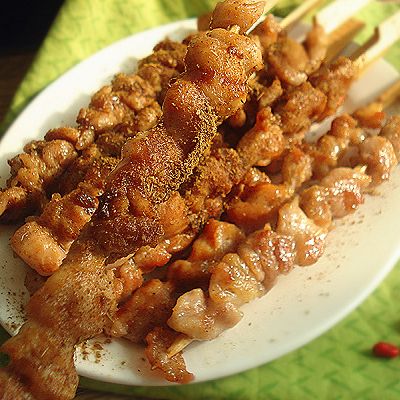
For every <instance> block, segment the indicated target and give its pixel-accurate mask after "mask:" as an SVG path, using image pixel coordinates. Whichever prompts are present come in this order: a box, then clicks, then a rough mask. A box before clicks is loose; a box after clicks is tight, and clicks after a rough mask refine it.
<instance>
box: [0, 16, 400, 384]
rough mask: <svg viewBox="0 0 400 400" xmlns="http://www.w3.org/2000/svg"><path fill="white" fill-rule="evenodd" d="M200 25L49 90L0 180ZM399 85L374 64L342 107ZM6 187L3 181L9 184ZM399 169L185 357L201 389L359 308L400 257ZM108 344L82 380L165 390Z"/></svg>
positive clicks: (0, 298)
mask: <svg viewBox="0 0 400 400" xmlns="http://www.w3.org/2000/svg"><path fill="white" fill-rule="evenodd" d="M194 27H195V24H194V21H183V22H178V23H174V24H170V25H166V26H163V27H160V28H157V29H153V30H150V31H147V32H144V33H140V34H138V35H135V36H132V37H129V38H127V39H124V40H122V41H120V42H117V43H115V44H113V45H112V46H110V47H108V48H106V49H104V50H102V51H100V52H99V53H97V54H96V55H94V56H93V57H91V58H89V59H87V60H86V61H84V62H82V63H81V64H79V65H77V66H76V67H75V68H73V69H72V70H70V71H69V72H67V73H66V74H65V75H63V76H62V77H61V78H60V79H58V80H57V81H56V82H54V83H53V84H51V85H50V86H49V87H47V88H46V90H44V91H43V92H42V93H41V94H40V95H39V96H37V97H36V98H35V100H34V101H33V102H32V103H31V104H30V105H29V106H28V107H27V108H26V109H25V111H24V112H23V113H22V114H21V115H20V117H19V118H18V119H17V120H16V121H15V123H14V124H13V125H12V127H11V128H10V129H9V130H8V132H7V133H6V135H5V136H4V137H3V139H2V141H1V142H0V176H1V178H2V180H3V181H4V180H5V178H6V177H7V176H8V168H7V165H6V160H7V159H8V158H10V157H11V156H12V155H14V154H16V153H18V152H19V151H20V150H21V148H22V146H23V145H24V144H25V143H26V142H28V141H29V140H32V139H37V138H41V137H43V135H44V133H45V132H46V131H47V129H49V128H51V127H55V126H59V125H63V124H73V123H74V119H75V116H76V115H77V113H78V110H79V108H80V107H82V106H84V105H86V104H88V102H89V99H90V96H91V95H92V94H93V93H94V92H95V91H96V89H98V88H99V87H101V86H102V85H104V84H106V83H108V82H109V81H110V80H111V78H112V76H113V74H115V73H116V72H118V71H131V70H133V69H134V68H135V64H136V60H137V59H140V58H142V57H144V56H146V55H147V54H148V53H150V52H151V49H152V47H153V46H154V45H155V44H156V43H157V42H159V41H160V40H162V39H163V38H165V37H166V36H169V37H171V38H173V39H179V38H183V37H184V36H185V35H186V34H187V33H188V32H189V31H190V30H192V29H193V28H194ZM397 77H398V74H397V72H396V71H395V69H394V68H393V67H391V66H390V65H388V64H387V63H385V62H384V61H379V62H377V63H376V64H375V65H374V66H372V67H371V68H370V69H369V70H368V71H367V73H365V75H363V77H362V78H361V79H360V80H359V81H358V82H357V83H355V84H354V85H353V87H352V89H351V91H350V94H349V100H348V102H347V103H346V106H345V108H346V109H347V110H353V109H354V108H355V107H356V106H358V105H361V104H365V103H367V102H368V101H370V100H372V99H373V98H374V97H375V96H376V95H377V94H378V93H379V92H381V91H382V90H383V89H384V88H386V87H388V86H389V85H390V84H391V83H393V82H394V81H395V80H396V79H397ZM3 183H4V182H3ZM399 183H400V168H398V169H397V170H396V171H395V173H394V174H393V176H392V178H391V181H390V182H389V183H386V184H384V185H382V186H381V187H380V188H379V190H380V195H379V196H374V197H368V198H367V200H366V203H365V204H364V205H363V206H362V207H361V208H360V210H359V211H357V212H356V213H355V214H354V215H351V216H349V217H348V218H345V219H344V220H342V221H340V222H339V223H338V224H337V227H336V229H335V230H334V231H333V232H332V233H331V234H330V236H329V240H328V242H329V243H328V246H327V251H326V254H325V255H324V256H323V257H322V259H321V260H320V261H319V262H318V263H317V264H315V265H313V266H310V267H307V268H297V269H295V270H294V271H293V272H291V273H290V274H289V275H288V276H284V277H281V278H280V279H279V281H278V283H277V285H276V287H275V288H274V289H273V290H272V291H271V292H270V293H269V294H267V295H266V296H265V297H264V298H261V299H259V300H257V301H254V302H252V303H251V304H247V305H246V306H245V307H243V311H244V318H243V320H242V321H241V322H240V323H239V324H238V325H237V326H236V327H235V328H233V329H231V330H229V331H227V332H225V333H224V334H222V335H221V336H220V337H219V338H217V339H216V340H214V341H211V342H203V343H195V344H193V345H191V346H190V347H189V348H188V349H187V350H186V351H185V359H186V361H187V366H188V369H189V370H190V371H192V372H194V373H195V375H196V381H197V382H200V381H206V380H209V379H215V378H220V377H223V376H227V375H230V374H233V373H236V372H240V371H243V370H246V369H248V368H252V367H256V366H258V365H260V364H263V363H266V362H268V361H271V360H273V359H276V358H278V357H280V356H282V355H283V354H286V353H288V352H290V351H292V350H294V349H296V348H298V347H300V346H303V345H304V344H305V343H307V342H309V341H310V340H312V339H314V338H316V337H317V336H318V335H321V334H322V333H323V332H325V331H326V330H328V329H329V328H330V327H332V326H333V325H334V324H336V323H337V322H338V321H339V320H340V319H342V318H343V317H344V316H345V315H347V314H348V313H349V312H350V311H352V310H353V309H354V308H355V307H356V306H358V305H359V304H360V303H361V302H362V301H363V300H364V299H365V298H366V297H367V296H368V295H369V294H370V293H371V292H372V291H373V290H374V288H375V287H376V286H377V285H378V284H379V283H380V282H381V280H382V279H383V278H384V277H385V276H386V275H387V273H388V272H389V271H390V270H391V268H392V266H393V265H394V263H395V261H396V260H397V259H398V257H399V255H400V224H399V223H398V216H399V215H400V185H399ZM12 231H13V229H8V228H7V229H6V228H4V227H1V230H0V235H1V236H0V322H1V324H2V325H3V326H4V327H5V328H6V329H7V330H8V331H9V332H10V333H12V334H13V333H15V332H16V331H17V329H18V327H19V326H20V324H21V323H22V321H23V312H22V311H21V309H22V305H23V304H24V303H25V301H26V300H27V296H26V290H25V288H24V284H23V281H24V275H25V270H26V267H25V266H24V265H23V263H22V262H21V261H19V260H18V259H15V258H13V255H12V252H11V250H10V248H9V246H8V239H9V237H10V235H11V233H12ZM97 342H101V343H103V344H102V350H94V349H93V348H92V345H91V344H88V345H87V346H86V350H87V351H88V352H89V356H88V357H87V358H86V359H84V358H83V357H82V352H81V351H79V350H78V351H77V354H76V365H77V368H78V371H79V373H80V374H81V375H83V376H86V377H90V378H94V379H97V380H102V381H108V382H114V383H122V384H128V385H165V384H167V383H166V382H164V381H163V380H162V379H160V377H159V376H158V375H157V374H156V373H155V372H151V371H150V370H149V367H148V365H147V363H146V362H145V361H144V358H143V348H141V347H139V346H135V345H132V344H131V343H128V342H126V341H123V340H114V341H113V342H112V343H110V344H106V343H104V340H103V339H99V340H98V341H97Z"/></svg>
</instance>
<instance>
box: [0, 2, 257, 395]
mask: <svg viewBox="0 0 400 400" xmlns="http://www.w3.org/2000/svg"><path fill="white" fill-rule="evenodd" d="M231 3H232V2H229V1H228V2H227V3H223V4H222V5H220V7H224V6H225V7H226V8H227V9H225V12H224V13H223V14H225V13H228V14H229V7H230V6H231V5H232V4H231ZM233 3H234V5H236V6H237V3H238V2H233ZM219 11H221V8H220V9H219ZM242 11H243V12H242V13H241V20H240V21H234V22H235V25H237V26H238V28H237V29H236V27H232V29H231V31H227V30H225V29H222V28H219V29H214V30H212V31H210V32H209V33H203V34H199V35H197V36H196V37H195V38H194V39H193V40H192V41H191V43H190V45H189V47H188V52H187V55H186V57H185V64H186V68H187V69H186V72H185V74H183V75H182V76H181V77H180V78H179V79H178V80H177V81H176V82H175V83H174V84H173V85H172V86H171V87H170V89H169V90H168V91H167V93H166V97H165V100H164V105H163V111H164V115H163V119H162V122H161V123H159V124H158V125H157V127H155V128H153V129H152V130H150V131H148V132H146V133H143V134H141V135H140V136H138V137H137V138H135V139H132V140H130V141H129V142H127V144H126V145H125V146H124V149H123V152H122V161H121V162H120V163H119V164H118V166H117V168H116V169H115V170H114V171H113V173H112V174H111V176H110V178H109V179H108V182H107V184H106V191H105V193H104V194H103V196H102V197H101V199H100V207H99V209H98V211H97V212H96V214H95V216H94V218H92V220H91V221H90V224H89V225H88V226H87V228H86V229H85V230H84V232H83V233H82V235H81V237H80V238H79V239H78V240H77V241H76V242H75V243H74V245H73V247H72V248H71V250H70V252H69V254H68V256H67V258H66V260H65V262H64V263H63V267H62V268H61V269H60V270H58V271H57V273H55V274H53V275H52V276H51V277H50V278H49V279H48V280H47V281H46V283H45V284H44V286H43V287H42V288H41V289H39V290H38V291H37V292H36V293H35V294H34V295H33V296H32V298H31V299H30V301H29V304H28V306H27V313H28V322H27V323H25V324H24V326H23V327H22V328H21V331H20V333H19V334H18V335H17V336H15V337H13V338H11V339H10V340H8V341H7V342H6V343H5V344H4V345H3V346H2V347H1V350H2V351H3V352H5V353H7V354H8V355H9V356H10V364H9V366H8V367H7V369H6V370H2V371H1V376H0V382H1V385H0V388H1V389H0V390H1V391H2V392H0V394H1V395H2V396H3V397H13V398H23V397H22V395H21V390H22V391H24V392H25V393H30V394H31V397H33V398H34V397H36V398H40V399H44V400H45V399H52V400H57V399H71V398H73V396H74V393H75V390H76V386H77V375H76V371H75V369H74V367H73V351H74V346H75V345H76V344H77V343H79V342H80V341H82V340H84V339H87V338H90V337H93V336H95V335H97V334H99V333H101V332H102V331H103V329H104V328H105V327H106V326H107V324H109V318H110V317H111V316H112V315H113V313H114V312H115V307H116V297H115V296H116V293H115V292H114V277H113V274H112V272H111V271H110V270H107V269H106V268H104V262H105V260H106V259H107V258H112V257H115V256H117V257H121V256H124V255H127V254H124V253H125V252H126V251H131V250H132V249H135V248H136V249H137V248H139V247H140V246H142V245H146V244H156V242H157V241H158V240H159V239H160V238H162V237H163V236H164V235H165V234H166V231H168V228H169V225H170V223H171V218H170V215H169V214H168V211H171V210H168V201H169V199H170V197H171V193H172V192H173V191H174V190H176V189H178V188H179V185H180V184H181V183H182V182H184V180H185V179H187V177H188V176H189V175H190V174H191V172H192V170H193V168H195V166H196V165H197V164H198V163H199V161H200V159H201V157H202V156H203V155H204V153H205V152H206V151H207V150H208V148H209V146H210V142H211V140H212V138H213V137H214V136H215V134H216V128H217V125H218V124H219V123H221V122H222V121H223V120H224V119H226V118H227V117H228V116H230V115H231V114H233V113H234V112H235V111H236V110H237V109H238V108H239V106H240V104H241V103H242V102H244V101H245V99H246V97H247V91H248V84H247V82H248V80H249V78H250V76H251V75H252V74H253V73H254V72H255V71H257V70H258V69H260V68H261V67H262V60H261V53H260V51H259V49H258V48H257V46H256V45H255V44H254V42H253V41H252V40H251V39H249V38H247V37H246V36H243V35H240V34H238V33H235V32H234V31H247V29H249V28H250V26H251V25H252V24H254V22H255V21H256V20H257V19H258V18H259V16H260V15H261V14H262V12H263V11H264V3H263V2H248V1H245V2H244V3H243V4H242ZM214 21H215V25H220V24H219V21H218V19H217V18H215V19H214ZM229 23H232V21H231V20H230V21H229ZM222 25H223V24H222ZM226 28H228V27H226ZM127 249H129V250H127ZM79 321H80V322H79ZM39 338H40V339H39ZM60 348H61V349H62V354H60ZM29 355H32V358H27V357H29ZM50 360H51V361H50ZM21 378H22V379H21Z"/></svg>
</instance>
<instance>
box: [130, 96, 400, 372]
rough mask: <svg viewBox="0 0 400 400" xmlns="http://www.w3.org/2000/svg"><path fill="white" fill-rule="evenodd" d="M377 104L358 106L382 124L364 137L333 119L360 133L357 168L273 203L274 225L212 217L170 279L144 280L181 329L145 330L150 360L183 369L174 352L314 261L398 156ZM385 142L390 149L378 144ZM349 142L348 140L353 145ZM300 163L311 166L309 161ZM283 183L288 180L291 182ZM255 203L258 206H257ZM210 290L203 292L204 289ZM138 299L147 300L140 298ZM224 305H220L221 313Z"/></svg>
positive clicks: (396, 121) (396, 122)
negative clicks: (177, 291) (242, 225)
mask: <svg viewBox="0 0 400 400" xmlns="http://www.w3.org/2000/svg"><path fill="white" fill-rule="evenodd" d="M393 93H394V92H393V90H392V89H390V90H389V91H388V92H386V93H384V94H383V95H382V100H386V99H387V98H392V99H394V97H395V96H394V94H393ZM397 94H398V92H397ZM388 103H389V102H388ZM388 103H387V105H389V104H388ZM378 104H379V100H378V102H375V103H372V105H369V106H367V107H365V108H362V109H360V110H358V111H357V112H356V113H355V116H357V115H360V113H362V115H363V120H362V121H364V122H366V121H368V120H369V122H368V127H371V126H372V125H375V124H376V122H377V120H378V121H379V124H380V126H381V127H382V126H383V127H382V129H381V134H380V135H379V136H372V137H369V138H366V137H365V136H363V135H362V134H361V132H360V128H355V127H354V126H351V125H347V126H346V125H344V126H340V125H339V124H336V125H334V126H333V130H334V131H333V135H335V131H336V136H335V137H337V138H340V137H343V133H344V131H345V130H348V133H347V134H346V135H347V136H348V137H355V136H358V137H359V138H362V140H361V142H359V143H358V148H359V151H360V158H359V159H358V161H359V162H360V163H362V164H363V163H366V164H365V166H363V167H361V168H359V167H357V168H355V169H354V170H352V169H350V168H343V167H336V168H334V169H332V170H330V172H328V174H327V176H326V177H324V178H323V179H322V180H321V182H320V183H318V184H314V185H313V186H311V187H309V188H307V189H303V190H302V191H301V192H300V193H299V195H298V196H295V197H292V196H293V195H292V196H291V199H290V197H289V198H288V199H287V201H283V202H282V205H281V206H279V207H278V210H277V213H278V219H277V220H276V222H275V226H276V228H275V232H274V231H272V230H271V226H270V225H269V224H268V222H272V221H273V219H272V220H271V219H270V220H269V221H268V220H264V223H265V222H267V225H266V226H265V227H264V228H261V230H258V231H256V232H254V233H251V231H250V234H248V235H249V236H247V238H245V237H244V235H243V232H242V231H241V230H240V229H239V227H237V225H230V224H228V223H227V222H217V221H215V222H213V221H211V222H210V224H211V225H210V224H209V225H208V226H207V227H206V229H205V231H204V233H203V234H202V235H201V236H200V237H199V239H197V240H196V242H195V245H194V246H193V250H192V253H191V255H190V257H189V258H188V260H187V261H185V260H179V261H176V262H175V263H174V264H172V265H171V267H170V269H169V272H168V281H167V282H165V283H161V282H157V281H154V282H151V281H149V282H147V283H146V286H147V287H151V286H152V285H161V287H162V288H163V289H164V291H165V290H167V293H168V294H167V295H164V298H163V299H164V300H163V302H164V305H167V304H168V303H167V302H166V300H165V298H166V297H167V298H168V296H169V298H170V303H171V304H173V305H174V308H173V310H172V309H170V311H169V312H168V310H166V309H165V308H164V309H163V312H164V314H165V315H164V316H163V317H164V318H163V319H161V318H160V317H159V318H160V319H161V321H162V322H164V324H165V323H166V322H168V325H169V326H170V327H171V328H173V329H175V331H177V332H178V333H176V332H174V331H171V330H170V329H169V328H167V327H166V326H165V325H160V326H159V327H157V328H155V329H153V330H152V331H151V333H149V334H148V335H147V338H146V340H147V342H148V349H147V355H148V357H149V359H150V362H151V364H152V365H153V366H154V367H156V368H160V369H161V370H162V371H163V373H164V375H165V376H166V378H167V379H169V378H170V375H171V371H173V370H176V371H182V369H184V368H185V367H184V362H183V359H182V356H181V354H179V353H180V352H181V351H182V350H183V349H184V348H185V347H186V346H187V345H188V344H190V343H191V341H193V339H197V340H209V339H211V338H214V337H216V336H217V335H218V334H219V333H221V332H222V331H223V330H225V329H227V328H229V327H231V326H233V325H235V324H236V323H237V322H238V320H240V318H241V313H240V312H238V309H237V307H238V306H240V305H241V304H243V303H245V302H248V301H250V300H251V299H252V298H255V297H259V296H261V295H263V294H264V293H265V292H266V291H268V290H269V289H270V288H271V287H272V286H273V284H274V282H275V279H276V277H277V276H278V275H279V274H281V273H287V272H289V271H290V270H291V268H292V267H293V265H294V264H295V263H296V264H299V265H309V264H311V263H314V262H316V261H317V260H318V259H319V257H320V256H321V255H322V253H323V248H324V242H325V238H326V235H327V233H328V230H329V229H330V226H331V224H332V218H338V217H343V216H344V215H347V214H348V213H351V212H353V211H354V210H355V209H356V208H357V207H358V206H359V205H360V204H361V203H362V202H363V195H362V193H363V192H364V191H365V190H366V189H367V188H368V185H369V184H370V183H371V182H372V184H374V185H376V184H379V183H381V182H382V180H386V179H388V174H389V172H390V170H391V169H392V168H393V167H394V166H395V165H396V164H397V162H398V159H397V156H398V155H399V154H400V153H399V151H400V140H399V138H400V118H399V117H398V116H395V117H391V118H389V119H388V121H387V122H386V123H385V122H383V121H384V118H383V115H382V112H380V111H379V109H381V108H382V103H380V105H378ZM377 110H378V111H377ZM342 118H350V117H349V116H348V117H346V116H342V117H338V120H339V119H342ZM375 127H376V125H375ZM355 134H356V135H355ZM383 143H385V145H384V146H386V147H387V149H388V151H385V152H382V144H383ZM353 145H354V144H353V143H351V144H350V147H353ZM363 154H365V155H368V156H367V157H365V156H364V155H363ZM320 162H322V161H320ZM354 162H357V160H355V161H354ZM299 167H300V170H298V168H299ZM302 168H304V166H303V167H302V166H301V164H298V166H297V168H296V167H294V169H293V168H292V171H291V172H292V174H293V176H294V177H295V179H296V180H298V176H303V178H304V177H307V176H308V177H310V174H309V172H307V171H305V172H302V171H301V169H302ZM305 169H306V170H307V169H309V166H308V167H307V166H306V167H305ZM366 172H367V174H366ZM368 175H370V176H368ZM377 178H379V179H377ZM261 184H262V183H261ZM287 184H288V186H291V185H290V183H289V182H287ZM258 210H259V211H260V212H261V213H262V208H261V209H258ZM255 212H257V209H255ZM260 216H261V215H260ZM261 219H262V217H261ZM249 225H251V224H249ZM254 229H255V225H253V230H254ZM216 232H219V233H216ZM215 237H218V240H216V239H215ZM228 253H231V254H228ZM219 260H220V261H219ZM182 279H183V281H182V282H181V281H180V280H182ZM183 282H185V283H186V290H187V292H186V293H185V294H184V295H182V296H181V297H179V298H178V299H177V298H176V295H174V293H173V290H174V287H180V288H182V284H183ZM145 289H146V288H144V289H142V290H143V291H145ZM207 290H208V296H207V295H206V292H205V291H207ZM141 296H143V293H140V291H139V292H138V293H137V294H136V297H137V298H140V297H141ZM153 302H156V300H155V299H153ZM141 303H142V304H144V305H145V304H146V302H145V301H144V299H142V300H141ZM194 304H196V306H195V308H194V307H193V305H194ZM153 306H154V303H153ZM222 309H223V310H224V312H222V313H221V310H222ZM141 313H142V314H143V315H146V306H143V307H142V309H141ZM167 319H168V321H167ZM151 328H152V325H151V324H149V323H148V325H147V329H148V331H149V330H150V329H151ZM140 329H141V330H138V329H137V328H135V327H134V326H131V330H132V332H130V333H129V335H128V337H131V338H132V337H133V338H135V337H136V338H137V335H138V333H140V334H141V335H142V337H141V339H143V332H146V330H145V329H144V328H143V326H141V328H140ZM134 332H135V333H134ZM179 332H180V333H179ZM177 373H178V372H177ZM180 373H181V372H180Z"/></svg>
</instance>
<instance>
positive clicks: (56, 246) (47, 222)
mask: <svg viewBox="0 0 400 400" xmlns="http://www.w3.org/2000/svg"><path fill="white" fill-rule="evenodd" d="M313 4H314V3H313ZM308 7H309V6H308ZM304 12H305V7H304V6H303V8H302V14H304ZM294 13H296V11H295V12H294ZM302 14H301V15H302ZM299 16H300V14H299V13H297V14H296V18H298V17H299ZM291 20H292V22H294V21H295V18H293V17H292V18H291ZM337 20H338V23H340V20H339V19H337ZM319 31H320V30H319V29H315V28H314V29H313V31H312V36H316V35H318V34H319V33H320V32H319ZM261 33H265V32H261ZM318 46H319V47H324V45H323V44H322V42H321V41H317V42H316V43H314V45H313V47H314V48H316V47H318ZM182 47H185V46H184V45H180V46H179V45H177V44H173V43H171V44H169V43H168V42H167V43H166V44H161V45H158V46H157V47H156V50H157V51H156V53H155V54H154V56H151V57H149V58H148V59H145V60H144V61H143V62H142V63H141V66H140V69H139V75H142V76H144V75H146V74H147V75H149V73H148V72H147V70H148V69H149V68H151V67H150V66H151V65H152V64H151V62H152V60H153V58H155V59H156V60H160V62H164V63H167V64H166V65H167V66H169V70H168V73H167V76H170V75H171V72H170V70H171V66H173V65H174V63H173V62H177V64H178V70H180V69H181V67H179V64H180V62H179V57H180V56H182V53H183V49H182ZM163 50H168V51H170V53H169V54H168V55H169V58H167V57H165V56H166V54H165V53H161V52H162V51H163ZM322 53H323V54H324V51H323V52H322ZM170 58H172V61H170ZM165 60H166V61H165ZM173 73H174V70H172V74H173ZM164 75H165V74H164ZM152 76H153V75H151V74H150V77H152ZM162 76H163V75H162ZM118 79H120V78H117V80H116V82H117V81H118ZM152 79H153V81H154V76H153V78H152ZM163 79H164V78H163ZM120 80H121V79H120ZM116 82H115V83H114V86H116V87H117V86H118V85H117V84H116ZM153 84H154V82H153ZM119 86H121V84H120V85H119ZM155 86H157V85H155ZM164 86H165V83H164V84H163V85H159V86H157V91H158V92H157V93H159V92H160V91H161V92H162V91H163V87H164ZM311 96H312V93H311ZM269 97H270V95H269ZM115 135H116V134H115ZM103 136H106V135H104V134H102V135H101V136H100V139H101V138H102V137H103ZM109 136H110V135H109ZM125 139H126V138H125ZM107 140H109V139H107ZM122 142H123V139H122V141H121V143H122ZM106 143H107V142H106ZM99 147H100V148H101V145H100V146H99ZM112 150H113V151H114V152H115V149H112ZM90 151H91V150H90ZM80 160H81V158H79V159H78V162H79V161H80ZM258 161H260V162H261V161H263V162H264V163H265V160H258ZM116 162H117V159H116V158H114V159H113V158H110V157H109V156H107V157H106V158H104V159H100V160H98V159H97V158H95V160H94V162H93V165H94V167H91V168H89V171H88V172H87V173H86V175H87V176H88V178H86V179H84V182H82V183H80V184H79V186H78V187H77V188H76V189H75V190H74V192H72V193H70V194H68V195H66V196H64V197H59V196H54V198H53V199H52V200H51V201H50V202H49V204H48V205H47V206H46V207H45V209H44V211H43V213H42V215H41V216H40V217H39V218H37V219H35V220H30V221H29V222H27V223H26V224H25V225H24V226H23V227H21V228H20V229H18V230H17V232H16V233H15V235H14V236H13V238H12V240H11V245H12V247H13V249H14V251H15V252H16V254H18V255H19V256H20V257H21V258H22V259H23V260H24V261H25V262H26V263H27V264H28V265H30V266H31V267H33V268H34V269H35V270H36V271H38V272H39V273H40V274H41V275H45V276H46V275H51V274H52V273H53V272H54V271H55V270H57V269H58V267H59V266H60V265H61V263H62V260H63V259H64V258H65V256H66V254H67V253H68V251H69V248H70V246H71V244H72V243H73V241H74V240H75V239H76V237H77V236H78V235H79V232H80V231H81V229H82V228H83V226H84V225H85V224H86V223H87V222H88V221H89V220H90V218H91V217H92V215H93V213H94V212H95V210H96V209H97V207H98V197H99V196H100V195H101V194H102V193H103V191H104V189H105V188H104V181H105V178H106V177H107V176H108V174H109V173H110V171H111V170H112V168H113V166H114V165H115V163H116ZM84 165H85V164H84ZM74 166H75V163H73V167H74ZM237 178H239V177H237ZM67 179H68V176H67ZM214 216H217V215H214ZM60 217H61V219H60ZM38 237H40V240H38Z"/></svg>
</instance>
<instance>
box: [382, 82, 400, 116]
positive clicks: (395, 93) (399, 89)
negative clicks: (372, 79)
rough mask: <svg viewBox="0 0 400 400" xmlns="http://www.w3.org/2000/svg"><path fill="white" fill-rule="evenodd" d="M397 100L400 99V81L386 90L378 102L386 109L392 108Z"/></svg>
mask: <svg viewBox="0 0 400 400" xmlns="http://www.w3.org/2000/svg"><path fill="white" fill-rule="evenodd" d="M397 99H400V79H398V80H397V82H396V83H395V84H394V85H391V86H390V87H389V88H388V89H386V90H385V91H384V92H383V93H382V94H381V95H380V96H379V98H378V100H377V102H378V103H381V104H382V107H383V108H384V109H385V108H387V107H389V106H391V105H392V104H393V103H394V102H395V101H396V100H397Z"/></svg>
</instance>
